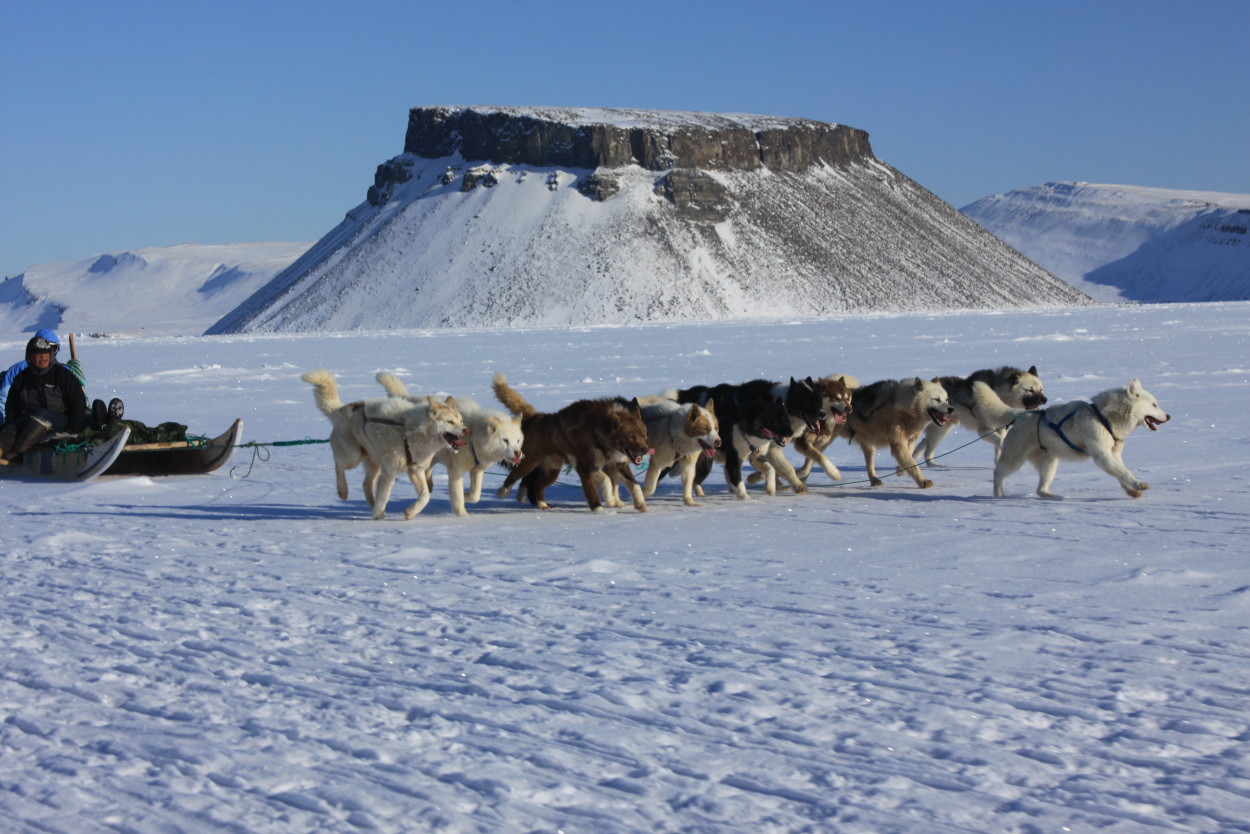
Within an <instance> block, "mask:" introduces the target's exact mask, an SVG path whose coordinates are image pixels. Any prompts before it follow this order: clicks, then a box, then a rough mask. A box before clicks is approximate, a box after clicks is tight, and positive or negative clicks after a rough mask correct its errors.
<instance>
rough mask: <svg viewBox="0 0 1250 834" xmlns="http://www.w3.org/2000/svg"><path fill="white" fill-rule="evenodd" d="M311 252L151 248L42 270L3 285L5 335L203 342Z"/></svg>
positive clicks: (1, 328)
mask: <svg viewBox="0 0 1250 834" xmlns="http://www.w3.org/2000/svg"><path fill="white" fill-rule="evenodd" d="M310 245H311V244H309V243H238V244H224V245H217V244H183V245H181V246H154V247H148V248H144V249H135V250H133V251H123V252H105V253H101V254H96V255H92V256H91V257H89V258H79V259H78V260H73V261H60V262H57V263H49V264H40V265H38V266H33V267H31V268H30V269H27V270H26V271H25V272H23V273H21V274H19V275H15V276H13V277H11V278H6V279H5V281H4V282H3V283H0V332H2V333H5V334H9V333H15V332H20V331H34V330H38V329H39V328H41V327H48V328H52V329H53V330H57V331H60V330H67V331H73V332H86V333H106V334H133V335H149V336H179V335H197V336H198V335H199V334H201V333H203V332H204V331H205V330H207V329H208V326H209V325H210V324H212V323H213V322H215V321H217V319H219V318H221V317H222V316H223V315H225V314H226V313H228V312H230V311H231V310H233V309H234V308H235V307H237V306H238V305H239V304H241V303H242V302H243V301H244V300H245V299H246V298H247V297H248V296H250V295H251V294H252V293H254V292H255V291H256V290H258V289H259V288H260V287H263V286H264V285H265V284H267V283H268V282H269V280H270V279H271V278H273V277H274V276H275V275H277V274H278V273H279V272H281V271H282V270H284V269H286V268H287V267H288V266H290V265H291V263H292V262H293V261H295V259H296V258H298V257H299V256H300V255H301V254H303V253H304V252H305V251H306V250H307V249H308V248H309V246H310ZM5 367H8V366H7V365H6V366H5Z"/></svg>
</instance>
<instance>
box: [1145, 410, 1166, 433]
mask: <svg viewBox="0 0 1250 834" xmlns="http://www.w3.org/2000/svg"><path fill="white" fill-rule="evenodd" d="M1171 419H1172V415H1170V414H1169V415H1168V416H1167V417H1164V418H1163V419H1162V420H1160V419H1158V418H1157V417H1151V416H1150V415H1149V414H1147V415H1146V419H1145V422H1146V428H1148V429H1150V430H1151V431H1158V430H1159V426H1161V425H1163V424H1164V423H1166V422H1167V421H1168V420H1171Z"/></svg>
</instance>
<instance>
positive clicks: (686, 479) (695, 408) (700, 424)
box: [613, 400, 721, 507]
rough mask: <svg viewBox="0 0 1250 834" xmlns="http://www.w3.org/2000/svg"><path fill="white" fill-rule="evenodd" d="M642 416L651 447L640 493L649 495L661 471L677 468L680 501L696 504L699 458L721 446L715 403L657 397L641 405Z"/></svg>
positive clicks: (693, 505) (714, 452)
mask: <svg viewBox="0 0 1250 834" xmlns="http://www.w3.org/2000/svg"><path fill="white" fill-rule="evenodd" d="M642 419H643V422H644V423H646V426H647V443H648V444H650V446H651V448H652V450H653V451H652V453H651V460H650V462H649V463H648V464H647V476H646V478H645V479H644V480H643V485H642V494H643V495H644V496H645V497H647V498H650V497H651V496H652V495H653V494H654V493H655V488H656V486H657V485H658V484H659V482H660V474H661V473H662V472H664V471H665V470H667V469H670V468H672V467H676V468H677V470H678V471H679V472H680V473H681V499H682V501H683V502H685V504H686V505H687V506H690V507H697V506H699V504H698V502H697V501H695V500H694V478H695V467H696V465H697V463H698V460H699V458H700V457H705V458H711V457H712V456H714V455H715V454H716V450H717V449H719V448H720V445H721V439H720V431H719V423H718V421H717V419H716V404H715V402H714V401H712V400H708V402H707V405H706V406H701V405H696V404H695V403H686V404H684V405H683V404H681V403H677V402H674V401H672V400H660V401H659V402H656V403H653V404H651V405H644V406H643V407H642ZM613 493H615V487H613Z"/></svg>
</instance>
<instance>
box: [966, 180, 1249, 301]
mask: <svg viewBox="0 0 1250 834" xmlns="http://www.w3.org/2000/svg"><path fill="white" fill-rule="evenodd" d="M961 211H962V212H963V213H964V214H966V215H967V216H968V217H971V218H972V219H973V220H975V221H977V222H978V223H980V224H981V225H982V226H984V227H985V228H986V229H988V230H989V231H991V232H993V233H994V234H995V235H996V236H998V237H999V238H1001V239H1002V240H1004V241H1006V242H1007V243H1009V244H1011V245H1012V246H1013V247H1015V248H1016V249H1018V250H1019V251H1020V252H1022V253H1023V254H1024V255H1026V256H1028V257H1029V258H1031V259H1033V260H1034V261H1036V262H1037V263H1039V264H1041V265H1042V266H1044V267H1045V268H1046V269H1048V270H1050V271H1051V272H1052V273H1054V274H1055V275H1058V276H1059V277H1060V278H1063V279H1064V280H1065V281H1067V282H1069V283H1070V284H1072V285H1073V286H1075V287H1077V288H1078V289H1080V290H1082V291H1084V292H1086V293H1088V294H1089V295H1090V296H1092V297H1093V298H1095V299H1098V300H1099V301H1238V300H1244V299H1250V195H1247V194H1223V193H1214V192H1206V191H1174V190H1169V189H1162V188H1142V187H1137V186H1129V185H1096V184H1092V183H1084V182H1078V183H1070V182H1052V183H1046V184H1045V185H1035V186H1032V187H1029V188H1021V189H1018V190H1016V191H1012V192H1010V193H1008V194H996V195H994V196H991V197H985V198H984V199H981V200H977V201H976V202H975V203H972V204H971V205H968V206H965V207H964V208H963V209H961Z"/></svg>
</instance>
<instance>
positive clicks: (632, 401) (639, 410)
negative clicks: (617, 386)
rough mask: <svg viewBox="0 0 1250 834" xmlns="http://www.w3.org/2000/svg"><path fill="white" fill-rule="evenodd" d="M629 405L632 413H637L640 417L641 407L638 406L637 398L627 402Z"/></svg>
mask: <svg viewBox="0 0 1250 834" xmlns="http://www.w3.org/2000/svg"><path fill="white" fill-rule="evenodd" d="M629 404H630V406H631V407H632V408H633V409H634V411H636V412H638V416H639V417H641V416H642V406H641V405H639V404H638V398H637V397H634V398H633V399H632V400H630V401H629Z"/></svg>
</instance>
